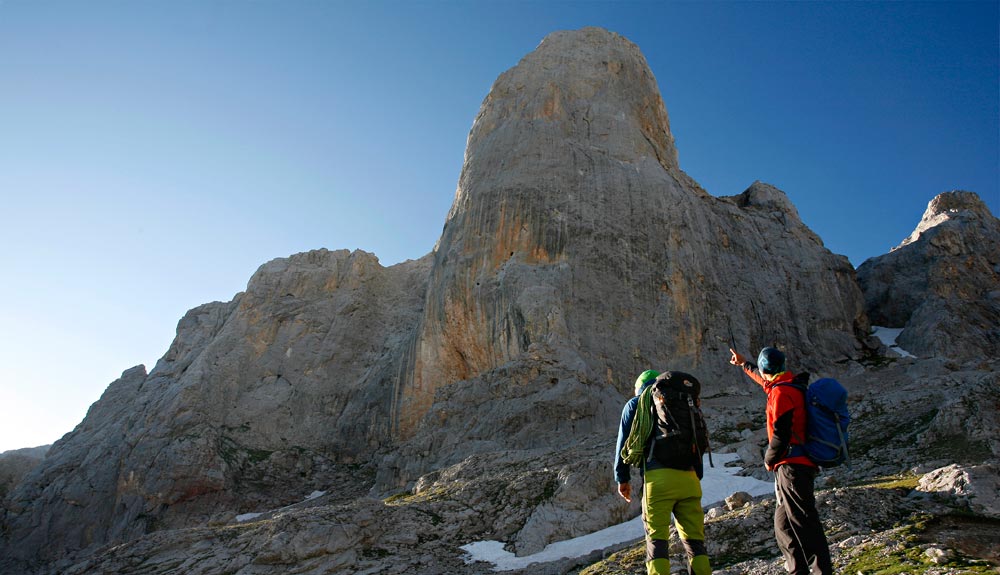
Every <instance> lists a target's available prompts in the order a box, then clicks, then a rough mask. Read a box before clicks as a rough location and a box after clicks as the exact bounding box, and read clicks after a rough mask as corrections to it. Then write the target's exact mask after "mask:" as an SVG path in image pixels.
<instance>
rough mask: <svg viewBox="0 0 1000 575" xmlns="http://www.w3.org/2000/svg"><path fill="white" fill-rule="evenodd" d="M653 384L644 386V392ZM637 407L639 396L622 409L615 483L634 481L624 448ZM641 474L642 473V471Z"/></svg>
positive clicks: (651, 382) (649, 383) (617, 444)
mask: <svg viewBox="0 0 1000 575" xmlns="http://www.w3.org/2000/svg"><path fill="white" fill-rule="evenodd" d="M653 383H654V382H653V381H649V382H648V383H646V384H645V385H643V386H642V390H643V391H645V389H646V388H647V387H649V386H650V385H653ZM640 393H641V392H640ZM637 405H639V394H636V396H635V397H633V398H632V399H630V400H628V401H627V402H626V403H625V407H623V408H622V419H621V424H620V425H619V427H618V441H617V442H616V443H615V483H628V482H629V481H630V480H631V479H632V470H631V469H630V468H629V466H628V464H626V463H625V462H624V461H622V448H623V447H625V441H626V440H628V435H629V432H630V431H632V420H633V419H635V409H636V406H637ZM657 467H658V466H657ZM639 473H642V470H641V469H640V470H639Z"/></svg>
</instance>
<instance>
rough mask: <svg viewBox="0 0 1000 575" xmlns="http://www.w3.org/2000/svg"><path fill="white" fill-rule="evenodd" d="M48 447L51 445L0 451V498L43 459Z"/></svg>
mask: <svg viewBox="0 0 1000 575" xmlns="http://www.w3.org/2000/svg"><path fill="white" fill-rule="evenodd" d="M49 447H51V446H49V445H43V446H41V447H26V448H24V449H12V450H10V451H4V452H3V453H0V500H3V498H4V497H5V496H6V495H7V492H8V491H10V490H11V489H12V488H13V487H14V486H15V485H17V484H18V483H20V481H21V479H22V478H23V477H24V476H25V475H27V474H28V472H29V471H31V470H32V469H34V468H35V467H37V466H38V464H39V463H41V462H42V459H45V454H46V452H48V450H49Z"/></svg>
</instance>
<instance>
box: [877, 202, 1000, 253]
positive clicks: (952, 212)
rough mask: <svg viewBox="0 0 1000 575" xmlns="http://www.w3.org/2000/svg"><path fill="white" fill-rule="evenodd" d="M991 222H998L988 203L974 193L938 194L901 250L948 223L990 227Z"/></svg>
mask: <svg viewBox="0 0 1000 575" xmlns="http://www.w3.org/2000/svg"><path fill="white" fill-rule="evenodd" d="M991 220H996V218H994V217H993V214H992V213H990V209H989V208H988V207H987V206H986V203H985V202H983V200H982V199H981V198H980V197H979V195H978V194H976V193H974V192H966V191H958V190H956V191H952V192H945V193H942V194H938V195H937V196H935V197H934V199H932V200H931V201H930V202H929V203H928V204H927V210H926V211H924V215H923V217H922V218H921V219H920V223H919V224H917V227H916V229H914V230H913V233H912V234H910V235H909V237H907V238H906V239H905V240H903V241H902V243H900V245H899V246H897V247H895V248H893V249H899V248H901V247H903V246H905V245H909V244H911V243H913V242H915V241H917V240H918V239H920V236H921V235H923V234H924V233H926V232H927V231H928V230H931V229H933V228H936V227H938V226H941V225H943V224H946V223H948V222H956V223H959V224H961V223H970V222H983V223H986V224H987V225H989V222H990V221H991Z"/></svg>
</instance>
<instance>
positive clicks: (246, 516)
mask: <svg viewBox="0 0 1000 575" xmlns="http://www.w3.org/2000/svg"><path fill="white" fill-rule="evenodd" d="M324 495H326V491H313V492H312V493H310V494H309V495H306V498H305V499H303V500H302V501H309V500H310V499H316V498H317V497H322V496H324ZM295 505H297V503H293V504H291V505H286V506H284V507H279V508H278V509H272V510H271V511H265V512H261V513H244V514H242V515H237V516H236V518H235V521H236V522H237V523H242V522H244V521H250V520H251V519H256V518H258V517H260V516H261V515H263V514H264V513H274V512H276V511H283V510H285V509H290V508H292V507H294V506H295Z"/></svg>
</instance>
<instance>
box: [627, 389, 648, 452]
mask: <svg viewBox="0 0 1000 575" xmlns="http://www.w3.org/2000/svg"><path fill="white" fill-rule="evenodd" d="M652 432H653V386H652V385H650V386H647V387H646V389H644V390H643V391H642V393H641V394H640V395H639V403H638V405H636V408H635V417H634V418H633V419H632V428H631V429H630V430H629V433H628V439H626V440H625V445H624V446H622V453H621V455H622V461H624V462H625V463H627V464H628V465H632V466H634V467H641V466H642V464H643V462H644V461H645V460H646V455H645V447H646V440H647V439H649V434H650V433H652Z"/></svg>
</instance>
